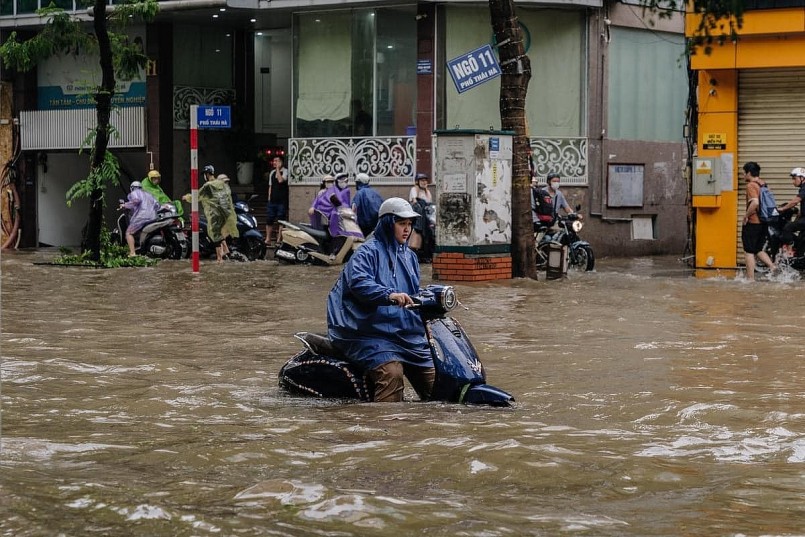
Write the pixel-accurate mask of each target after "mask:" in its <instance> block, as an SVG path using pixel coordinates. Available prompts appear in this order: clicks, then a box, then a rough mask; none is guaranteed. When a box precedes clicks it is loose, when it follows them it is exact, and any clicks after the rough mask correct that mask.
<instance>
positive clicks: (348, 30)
mask: <svg viewBox="0 0 805 537" xmlns="http://www.w3.org/2000/svg"><path fill="white" fill-rule="evenodd" d="M414 16H415V8H414V7H413V6H411V7H404V8H387V9H386V8H384V9H377V10H373V9H361V10H351V11H337V12H329V13H300V14H297V15H296V16H295V23H294V43H295V46H294V91H295V95H294V103H295V105H294V136H296V137H300V138H305V137H323V136H328V137H329V136H332V137H347V136H357V137H359V136H374V135H391V134H405V132H406V127H407V126H408V125H411V124H412V123H413V119H412V118H413V117H414V106H415V103H416V80H415V78H414V77H415V73H414V71H415V65H416V27H415V18H414Z"/></svg>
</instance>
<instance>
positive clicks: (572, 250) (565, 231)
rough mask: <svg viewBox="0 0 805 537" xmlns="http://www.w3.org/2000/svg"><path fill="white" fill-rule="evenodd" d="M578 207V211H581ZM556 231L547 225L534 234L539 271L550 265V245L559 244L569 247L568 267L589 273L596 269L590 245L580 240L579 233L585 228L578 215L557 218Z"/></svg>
mask: <svg viewBox="0 0 805 537" xmlns="http://www.w3.org/2000/svg"><path fill="white" fill-rule="evenodd" d="M579 209H580V207H577V208H576V210H579ZM556 218H557V220H556V229H552V228H551V227H548V226H547V225H544V226H541V227H540V228H538V229H537V231H536V233H535V234H534V239H535V244H536V262H537V269H544V268H545V267H546V266H547V264H548V250H549V247H550V245H551V244H552V243H553V244H556V243H559V244H561V245H563V246H567V247H568V266H569V267H570V268H576V269H578V270H584V271H589V270H593V269H594V268H595V255H594V254H593V248H592V246H590V243H589V242H587V241H584V240H581V238H579V235H578V233H579V231H581V228H583V227H584V224H583V223H582V221H581V219H582V217H581V215H579V214H578V213H576V214H571V215H567V216H557V217H556Z"/></svg>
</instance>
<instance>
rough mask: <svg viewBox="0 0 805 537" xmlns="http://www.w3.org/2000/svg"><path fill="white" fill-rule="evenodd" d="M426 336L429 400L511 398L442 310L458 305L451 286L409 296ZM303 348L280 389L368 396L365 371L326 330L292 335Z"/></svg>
mask: <svg viewBox="0 0 805 537" xmlns="http://www.w3.org/2000/svg"><path fill="white" fill-rule="evenodd" d="M411 298H413V300H414V302H415V305H414V306H413V307H414V308H416V309H417V310H418V311H419V314H420V317H421V319H422V323H423V324H424V326H425V331H426V333H427V334H428V340H429V341H430V349H431V355H432V356H433V364H434V367H435V369H436V380H435V382H434V384H433V391H432V392H431V396H430V400H431V401H446V402H450V403H464V404H476V405H491V406H512V404H513V403H514V397H512V396H511V395H510V394H508V393H506V392H505V391H503V390H501V389H499V388H496V387H494V386H490V385H488V384H486V372H485V371H484V366H483V365H482V364H481V360H480V359H479V358H478V353H477V352H476V351H475V347H473V345H472V343H471V342H470V339H469V337H468V336H467V333H466V332H465V331H464V329H463V328H462V327H461V325H460V324H459V323H458V321H457V320H455V319H453V318H452V317H450V316H448V315H447V314H448V313H449V312H450V311H451V310H453V309H454V308H455V307H456V306H457V305H458V299H457V298H456V293H455V290H454V289H453V288H452V287H450V286H446V285H429V286H427V287H426V288H425V289H422V290H420V292H419V294H417V295H416V296H413V297H411ZM295 337H296V338H297V339H299V340H300V341H301V342H302V344H303V345H304V347H305V348H304V349H303V350H302V351H300V352H299V353H297V354H296V355H295V356H293V357H292V358H291V359H290V360H288V361H287V362H286V363H285V365H283V366H282V368H281V369H280V372H279V386H280V388H282V389H284V390H286V391H288V392H290V393H293V394H295V395H303V396H313V397H320V398H337V399H358V400H361V401H370V400H371V398H372V395H371V394H370V393H369V390H368V387H367V384H366V378H365V371H363V370H361V368H360V367H359V366H357V365H356V364H354V363H352V362H350V361H349V359H348V358H346V357H345V356H343V355H342V354H341V353H340V352H339V351H338V350H337V349H336V348H335V347H334V346H333V344H332V342H331V341H330V340H329V339H328V338H327V336H326V335H320V334H313V333H310V332H300V333H297V334H295Z"/></svg>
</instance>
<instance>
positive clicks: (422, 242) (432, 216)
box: [408, 199, 436, 263]
mask: <svg viewBox="0 0 805 537" xmlns="http://www.w3.org/2000/svg"><path fill="white" fill-rule="evenodd" d="M411 208H412V209H413V210H414V211H416V212H417V213H419V218H418V219H417V222H415V223H414V228H413V230H412V231H411V238H410V239H409V240H408V247H409V248H411V249H412V250H414V251H415V252H416V255H417V257H418V258H419V261H421V262H424V263H429V262H430V261H431V259H432V258H433V251H434V250H435V249H436V206H435V205H434V204H433V203H428V202H427V201H424V200H422V199H417V200H416V202H415V203H414V204H413V205H411Z"/></svg>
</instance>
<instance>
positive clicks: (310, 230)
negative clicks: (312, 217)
mask: <svg viewBox="0 0 805 537" xmlns="http://www.w3.org/2000/svg"><path fill="white" fill-rule="evenodd" d="M297 225H298V226H299V228H300V229H301V230H303V231H304V232H305V233H307V234H308V235H310V236H311V237H313V238H314V239H316V241H317V242H318V243H319V244H323V243H324V241H326V240H327V239H328V238H329V235H328V234H327V232H326V231H322V230H320V229H316V228H315V227H313V226H311V225H309V224H301V223H300V224H297Z"/></svg>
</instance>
